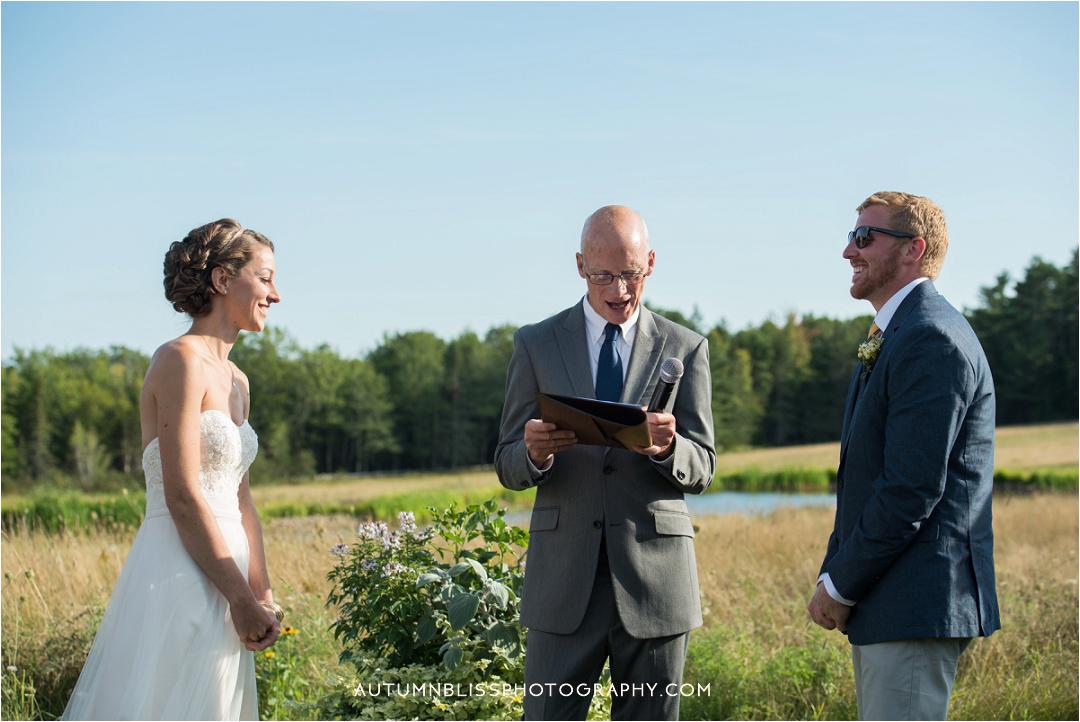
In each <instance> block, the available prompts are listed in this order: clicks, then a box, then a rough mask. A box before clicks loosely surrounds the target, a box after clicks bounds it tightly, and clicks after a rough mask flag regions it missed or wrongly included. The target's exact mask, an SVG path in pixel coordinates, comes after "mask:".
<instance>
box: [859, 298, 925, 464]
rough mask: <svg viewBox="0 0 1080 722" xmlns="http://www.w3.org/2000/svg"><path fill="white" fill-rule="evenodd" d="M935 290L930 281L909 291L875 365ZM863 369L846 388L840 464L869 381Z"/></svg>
mask: <svg viewBox="0 0 1080 722" xmlns="http://www.w3.org/2000/svg"><path fill="white" fill-rule="evenodd" d="M936 294H937V289H936V288H934V284H933V282H932V281H923V282H922V283H920V284H919V285H918V286H916V287H915V288H913V289H911V293H909V294H908V295H907V298H905V299H904V300H903V302H902V303H901V304H900V306H899V308H897V309H896V313H894V314H893V317H892V319H891V320H890V321H889V327H888V328H887V329H885V343H884V345H883V346H882V351H881V354H882V356H879V358H878V360H877V363H881V362H882V359H883V355H884V353H885V349H886V348H887V347H888V344H889V338H891V337H892V336H894V335H895V334H896V332H897V331H899V330H900V327H901V326H903V325H904V321H906V320H907V318H908V316H910V315H911V312H912V311H913V310H915V308H916V307H918V305H919V304H920V303H921V302H922V301H923V299H926V298H929V297H930V296H933V295H936ZM864 369H865V367H864V366H863V365H862V364H858V365H857V366H856V367H855V373H854V374H853V375H852V377H851V384H850V385H849V386H848V395H847V404H846V405H845V407H844V427H843V430H842V431H841V434H840V464H841V465H843V463H844V455H845V454H846V453H847V446H848V437H850V436H851V429H852V427H853V426H854V420H855V412H856V409H857V408H858V403H859V394H860V393H862V391H863V389H865V388H866V384H867V383H868V381H869V374H866V378H865V379H864V378H863V375H864V374H863V371H864Z"/></svg>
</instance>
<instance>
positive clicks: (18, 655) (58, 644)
mask: <svg viewBox="0 0 1080 722" xmlns="http://www.w3.org/2000/svg"><path fill="white" fill-rule="evenodd" d="M26 578H27V581H28V583H29V586H30V587H32V589H33V592H32V593H31V594H27V595H22V596H20V597H19V601H18V605H17V606H16V607H15V608H14V609H9V608H7V607H5V609H4V614H12V615H14V616H15V619H16V621H15V625H14V630H13V631H8V629H7V628H5V634H4V645H3V655H2V656H3V669H4V672H3V687H2V689H3V708H2V714H0V718H2V719H26V720H32V719H55V718H57V717H59V715H60V713H61V712H63V711H64V707H65V706H66V705H67V700H68V697H70V696H71V691H72V690H73V689H75V683H76V682H77V681H78V679H79V673H80V672H81V671H82V667H83V664H84V663H85V662H86V656H87V655H88V654H89V653H90V646H91V645H92V644H93V642H94V634H95V632H96V631H97V628H98V624H99V623H100V622H101V614H102V612H103V611H104V607H91V608H89V609H87V610H86V611H85V612H83V613H82V614H79V615H78V616H76V617H74V618H72V619H66V620H63V621H61V622H60V623H58V624H56V625H55V626H52V627H50V628H48V629H45V630H42V631H43V633H42V632H38V633H35V632H34V631H33V630H24V629H23V628H22V627H21V626H20V623H19V621H20V619H21V617H22V614H23V609H22V608H23V605H25V604H34V603H37V604H42V605H44V604H45V600H44V599H43V598H42V597H41V596H40V595H41V592H40V591H39V590H38V589H37V587H36V585H35V584H34V582H33V572H28V573H27V574H26ZM12 582H13V580H12V579H11V578H10V577H8V578H5V583H6V584H11V583H12ZM35 593H36V594H35Z"/></svg>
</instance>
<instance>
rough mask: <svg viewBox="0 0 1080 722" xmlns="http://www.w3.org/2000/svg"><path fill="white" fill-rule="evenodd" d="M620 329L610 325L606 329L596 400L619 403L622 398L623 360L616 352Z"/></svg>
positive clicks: (599, 364)
mask: <svg viewBox="0 0 1080 722" xmlns="http://www.w3.org/2000/svg"><path fill="white" fill-rule="evenodd" d="M618 338H619V327H618V326H617V325H615V324H613V323H609V324H608V325H607V326H605V327H604V345H603V346H601V347H600V362H599V363H598V364H597V367H596V398H598V399H601V400H603V401H618V400H619V399H620V398H621V397H622V383H623V374H622V359H621V358H619V352H618V351H617V350H615V342H616V341H617V340H618Z"/></svg>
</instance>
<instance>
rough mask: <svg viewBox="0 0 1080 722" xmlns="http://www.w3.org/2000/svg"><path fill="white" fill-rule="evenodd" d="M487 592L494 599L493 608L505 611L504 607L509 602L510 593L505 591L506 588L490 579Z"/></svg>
mask: <svg viewBox="0 0 1080 722" xmlns="http://www.w3.org/2000/svg"><path fill="white" fill-rule="evenodd" d="M487 591H488V592H489V593H490V594H491V596H492V597H493V598H494V600H495V606H497V607H498V608H499V609H506V605H507V604H508V603H509V602H510V592H509V591H507V589H506V587H504V586H503V585H502V584H500V583H499V582H497V581H495V580H494V579H492V580H491V583H490V584H489V585H488V587H487Z"/></svg>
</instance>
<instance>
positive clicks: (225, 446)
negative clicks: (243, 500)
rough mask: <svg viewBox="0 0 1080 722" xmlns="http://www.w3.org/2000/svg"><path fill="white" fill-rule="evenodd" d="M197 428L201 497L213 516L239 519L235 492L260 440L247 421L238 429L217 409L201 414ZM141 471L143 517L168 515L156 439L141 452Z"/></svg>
mask: <svg viewBox="0 0 1080 722" xmlns="http://www.w3.org/2000/svg"><path fill="white" fill-rule="evenodd" d="M199 425H200V427H201V428H202V444H201V447H202V463H201V464H200V466H199V486H200V487H201V488H202V493H203V496H204V497H205V498H206V500H207V501H208V502H209V503H210V506H211V508H212V509H213V510H214V514H215V515H217V516H223V517H235V518H239V516H240V502H239V498H238V496H237V491H238V490H239V488H240V481H241V480H242V479H243V478H244V473H245V472H247V470H248V467H249V466H251V462H252V461H254V460H255V455H256V454H257V453H258V451H259V437H258V436H257V435H256V434H255V430H254V429H252V428H251V425H250V424H249V423H248V422H247V421H244V423H243V424H242V425H240V426H237V425H236V424H234V423H233V420H232V419H231V418H230V417H229V416H228V414H225V413H223V412H221V411H217V410H216V409H210V410H208V411H204V412H202V414H201V415H200V417H199ZM143 471H144V472H145V473H146V517H147V518H150V517H152V516H161V515H162V514H168V513H169V509H168V507H167V506H166V505H165V486H164V481H163V479H162V473H161V451H160V449H159V448H158V440H157V439H154V440H153V441H151V442H150V443H149V444H147V445H146V450H145V451H143Z"/></svg>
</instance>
